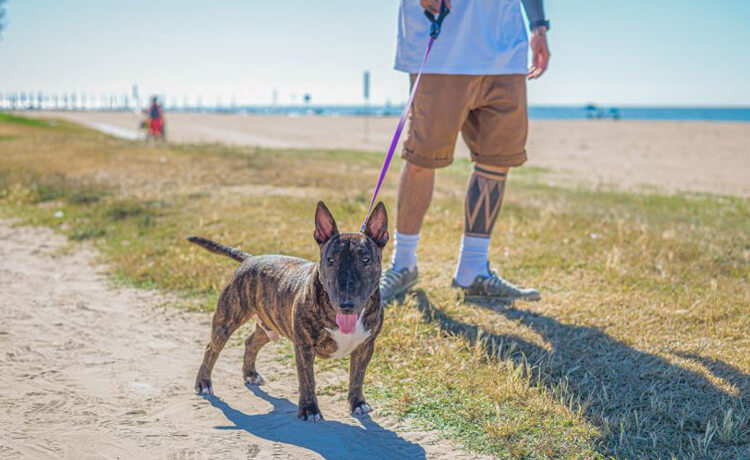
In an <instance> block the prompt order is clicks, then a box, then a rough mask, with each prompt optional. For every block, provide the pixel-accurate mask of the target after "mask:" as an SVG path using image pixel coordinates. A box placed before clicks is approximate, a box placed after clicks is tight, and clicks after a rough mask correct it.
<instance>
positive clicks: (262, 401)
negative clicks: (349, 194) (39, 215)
mask: <svg viewBox="0 0 750 460" xmlns="http://www.w3.org/2000/svg"><path fill="white" fill-rule="evenodd" d="M67 245H68V243H67V241H66V240H65V238H64V237H62V236H60V235H58V234H55V233H54V232H53V231H52V230H49V229H41V228H34V227H12V226H10V225H9V224H8V222H3V221H0V292H2V295H0V314H1V315H2V318H3V320H2V322H0V349H2V350H3V354H2V356H0V457H2V458H35V459H42V458H54V459H57V458H76V459H78V458H143V459H145V458H166V459H200V458H295V459H303V458H320V457H325V458H332V459H333V458H425V457H427V458H445V459H448V458H451V459H453V458H474V457H473V456H470V455H468V454H466V453H463V452H460V451H457V450H456V449H455V448H453V447H452V446H451V445H450V444H448V443H447V442H445V441H439V440H436V439H437V437H436V435H435V433H430V432H425V431H420V430H414V429H409V427H408V426H405V425H403V424H397V423H395V422H394V421H392V420H389V419H386V418H383V417H379V416H378V415H377V412H376V415H374V416H373V417H372V418H369V417H368V418H364V419H355V418H353V417H351V416H350V415H349V414H348V412H347V410H346V401H345V394H339V393H341V392H340V391H335V392H331V393H335V394H334V395H333V396H326V395H319V398H320V403H321V409H322V410H323V413H324V414H325V416H326V417H327V420H326V421H325V422H320V423H311V422H303V421H300V420H298V419H297V418H296V404H294V403H292V401H296V397H297V380H296V374H295V370H294V365H293V361H292V359H291V358H290V359H283V360H282V359H279V356H280V351H281V349H280V346H279V345H278V344H275V345H269V346H268V347H266V349H264V350H263V352H261V354H260V359H259V364H258V368H259V370H260V371H261V372H263V374H264V375H265V377H266V380H267V381H268V382H269V384H268V385H266V386H264V387H262V389H252V390H251V389H247V388H245V387H244V386H243V385H242V379H241V372H240V368H241V363H242V358H241V357H242V350H243V347H242V340H243V339H244V335H246V334H242V332H244V333H247V332H248V330H247V329H246V330H244V331H239V332H238V333H237V334H235V336H236V337H235V338H234V340H233V342H232V343H230V345H228V346H227V348H226V349H225V351H224V353H223V355H222V356H221V358H220V359H219V362H218V363H217V367H216V370H215V372H214V384H215V391H216V396H215V397H211V398H206V399H204V398H201V397H199V396H197V395H196V394H195V393H194V391H193V382H194V381H193V379H194V376H195V372H196V370H197V367H198V365H199V363H200V360H201V355H202V352H203V347H204V345H205V341H206V339H207V337H208V334H209V322H210V316H209V315H208V314H205V313H189V312H186V311H184V310H180V309H175V308H164V307H166V305H167V304H175V303H177V302H176V300H175V299H167V298H165V297H163V296H161V295H159V294H157V293H154V292H151V291H146V290H136V289H131V288H122V287H119V288H116V287H113V286H112V285H111V284H110V283H109V282H108V281H107V276H106V273H105V272H104V271H103V270H102V269H101V268H96V267H95V266H92V265H91V261H92V258H93V257H95V256H96V254H95V252H94V251H93V250H91V249H88V248H86V247H83V246H80V245H76V246H67ZM339 374H343V373H340V372H333V371H330V372H322V373H320V374H319V375H317V376H316V377H317V380H318V387H319V388H321V387H326V386H328V385H330V384H335V383H337V382H341V380H342V378H345V376H343V375H339Z"/></svg>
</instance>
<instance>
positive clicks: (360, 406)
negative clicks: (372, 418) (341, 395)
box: [352, 401, 372, 417]
mask: <svg viewBox="0 0 750 460" xmlns="http://www.w3.org/2000/svg"><path fill="white" fill-rule="evenodd" d="M370 412H372V407H370V405H369V404H367V403H366V402H364V401H360V402H359V403H357V404H355V405H354V408H353V409H352V415H354V416H355V417H356V416H358V415H365V414H368V413H370Z"/></svg>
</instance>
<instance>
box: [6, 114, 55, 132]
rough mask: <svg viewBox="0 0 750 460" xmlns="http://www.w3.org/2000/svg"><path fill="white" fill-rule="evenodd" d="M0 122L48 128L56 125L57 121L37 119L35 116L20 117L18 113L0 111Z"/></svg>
mask: <svg viewBox="0 0 750 460" xmlns="http://www.w3.org/2000/svg"><path fill="white" fill-rule="evenodd" d="M0 123H7V124H15V125H25V126H34V127H39V128H50V127H54V126H56V125H57V122H54V121H48V120H39V119H37V118H28V117H22V116H19V115H14V114H12V113H2V112H0Z"/></svg>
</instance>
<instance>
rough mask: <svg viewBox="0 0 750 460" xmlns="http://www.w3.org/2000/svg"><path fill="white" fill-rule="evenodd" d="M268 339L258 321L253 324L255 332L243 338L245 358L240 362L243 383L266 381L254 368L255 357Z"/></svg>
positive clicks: (258, 383)
mask: <svg viewBox="0 0 750 460" xmlns="http://www.w3.org/2000/svg"><path fill="white" fill-rule="evenodd" d="M258 321H259V320H258ZM270 340H271V339H270V338H269V337H268V333H267V332H266V330H265V329H264V328H263V326H261V325H260V322H258V323H257V324H256V325H255V332H253V333H252V334H250V337H248V338H247V340H245V359H244V360H243V363H242V377H243V378H244V379H245V383H248V384H250V385H263V384H264V383H266V382H265V381H264V380H263V377H262V376H261V375H260V374H259V373H258V371H256V370H255V358H257V357H258V352H259V351H260V349H261V348H263V346H264V345H265V344H267V343H268V342H270Z"/></svg>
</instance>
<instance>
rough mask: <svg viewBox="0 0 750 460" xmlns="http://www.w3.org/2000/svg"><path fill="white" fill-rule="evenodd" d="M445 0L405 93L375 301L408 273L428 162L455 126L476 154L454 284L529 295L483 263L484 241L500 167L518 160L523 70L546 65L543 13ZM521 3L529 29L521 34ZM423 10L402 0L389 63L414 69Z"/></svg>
mask: <svg viewBox="0 0 750 460" xmlns="http://www.w3.org/2000/svg"><path fill="white" fill-rule="evenodd" d="M451 3H452V2H451V1H446V4H447V6H448V7H449V8H451V12H450V14H449V15H448V17H447V18H446V20H445V22H444V23H443V27H442V33H441V35H440V39H439V40H437V41H436V42H435V45H434V47H433V49H432V54H430V57H429V59H428V60H427V64H426V65H425V74H424V75H423V76H422V81H421V83H420V87H419V91H417V94H416V96H415V98H414V103H413V105H412V111H411V118H410V120H411V123H410V125H409V132H408V134H407V138H406V140H405V142H404V148H403V152H402V157H403V158H404V159H405V160H406V162H405V163H404V168H403V171H402V173H401V180H400V183H399V189H398V214H397V218H396V236H395V249H394V252H393V259H392V261H391V267H390V269H388V270H386V271H385V272H384V273H383V276H382V278H381V282H380V289H381V296H382V298H383V301H384V302H389V301H390V300H391V299H393V298H394V297H396V296H398V295H400V294H402V293H404V292H406V291H407V290H409V289H410V288H411V287H412V286H414V285H415V284H416V282H417V275H418V274H417V244H418V242H419V232H420V230H421V227H422V220H423V219H424V216H425V213H426V212H427V209H428V207H429V205H430V201H431V199H432V190H433V186H434V182H435V169H436V168H442V167H445V166H448V165H449V164H451V162H452V161H453V150H454V147H455V145H456V138H457V136H458V133H459V131H460V132H461V133H462V134H463V138H464V140H465V141H466V144H467V145H468V147H469V150H470V151H471V159H472V160H473V161H474V162H475V165H474V170H473V172H472V174H471V177H470V178H469V184H468V189H467V191H466V200H465V214H464V235H463V240H462V243H461V249H460V252H459V256H458V264H457V266H456V269H455V272H454V275H453V283H452V284H453V286H455V287H458V288H459V289H462V290H463V291H464V292H465V294H466V296H467V297H488V298H494V299H502V300H506V301H510V300H514V299H526V300H538V299H539V298H540V296H539V292H538V291H537V290H536V289H523V288H519V287H516V286H514V285H513V284H511V283H509V282H508V281H506V280H504V279H503V278H501V277H500V276H499V275H498V274H497V273H496V272H494V271H493V270H491V268H490V263H489V257H488V253H489V247H490V236H491V234H492V228H493V226H494V225H495V221H496V220H497V216H498V214H499V212H500V206H501V204H502V202H503V195H504V192H505V181H506V179H507V176H508V172H509V169H510V168H511V167H514V166H520V165H521V164H523V163H524V162H525V161H526V134H527V121H528V113H527V107H526V78H530V79H534V78H539V77H540V76H541V75H542V74H543V73H544V71H545V70H546V69H547V63H548V61H549V57H550V52H549V48H548V47H547V31H548V30H549V21H547V20H546V18H545V16H544V6H543V3H542V0H472V1H465V0H464V1H458V0H457V1H456V3H455V7H453V5H451ZM521 3H523V6H524V8H525V10H526V15H527V16H528V18H529V23H530V28H531V41H530V43H531V49H532V53H533V55H532V65H531V69H529V68H528V56H527V53H528V48H529V39H528V37H527V34H526V28H525V25H524V19H523V13H522V11H521ZM423 9H427V10H428V11H431V12H432V13H433V14H437V13H439V11H440V0H421V1H418V0H401V5H400V8H399V21H398V24H399V28H398V48H397V51H396V65H395V67H396V69H397V70H401V71H404V72H409V74H410V75H411V81H412V82H414V78H415V76H416V75H415V74H416V73H417V72H418V71H419V66H420V63H421V61H422V56H423V55H424V49H425V45H426V43H427V37H428V34H429V30H430V23H429V21H427V20H425V17H424V12H423Z"/></svg>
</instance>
